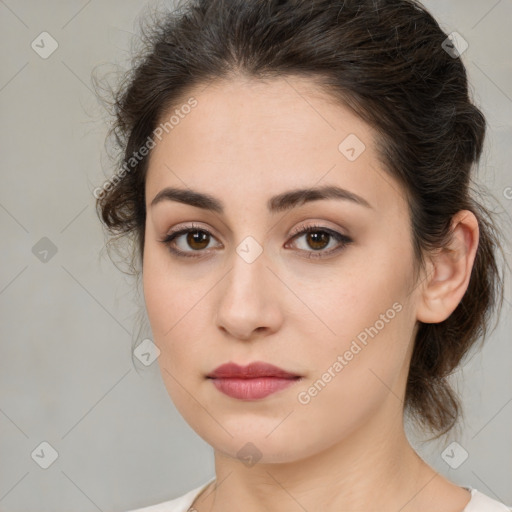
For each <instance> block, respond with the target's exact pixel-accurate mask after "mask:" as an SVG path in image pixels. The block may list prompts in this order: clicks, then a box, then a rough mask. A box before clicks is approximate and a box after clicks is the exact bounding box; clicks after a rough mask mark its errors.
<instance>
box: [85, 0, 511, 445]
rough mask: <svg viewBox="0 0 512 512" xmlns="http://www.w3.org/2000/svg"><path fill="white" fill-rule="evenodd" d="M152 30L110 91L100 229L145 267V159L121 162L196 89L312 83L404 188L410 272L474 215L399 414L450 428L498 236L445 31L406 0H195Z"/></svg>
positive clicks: (476, 133) (489, 295) (480, 327)
mask: <svg viewBox="0 0 512 512" xmlns="http://www.w3.org/2000/svg"><path fill="white" fill-rule="evenodd" d="M149 27H150V29H149V31H144V29H143V30H142V36H143V38H142V41H143V42H144V44H145V46H144V48H143V50H141V51H140V52H139V53H138V54H137V56H136V57H135V59H134V60H133V61H132V66H131V69H130V70H129V72H128V73H127V74H126V75H125V76H124V81H123V82H122V83H121V85H119V87H118V88H117V90H116V91H115V92H114V102H113V106H114V116H115V123H114V125H113V128H112V130H111V132H110V133H109V136H112V135H113V136H114V139H115V144H116V147H117V148H118V150H119V160H118V162H117V166H118V168H119V169H121V168H123V169H125V171H126V172H124V173H121V174H120V176H121V175H122V178H120V179H118V180H116V183H115V184H113V183H110V185H109V189H108V190H103V191H102V192H101V194H99V195H96V194H95V195H96V197H97V205H96V206H97V211H98V214H99V216H100V218H101V219H102V221H103V223H104V224H105V226H106V227H107V228H108V230H109V232H110V233H111V234H117V235H119V236H125V235H129V236H130V238H132V239H133V241H134V243H135V244H136V247H137V251H136V254H132V256H136V257H140V261H142V258H143V256H144V229H145V219H146V211H145V179H146V171H147V163H148V157H146V158H142V159H141V160H140V161H137V162H136V165H135V164H134V161H133V160H132V161H131V164H130V165H131V167H130V169H129V170H127V167H126V165H127V163H128V162H129V161H130V159H132V158H133V155H134V154H135V153H136V152H137V151H138V150H139V148H141V147H142V146H144V144H145V143H146V141H147V140H148V137H151V135H152V134H153V132H154V130H155V129H156V128H157V126H158V123H159V122H160V121H161V119H163V116H164V115H165V114H166V113H168V112H169V111H170V110H171V108H175V107H177V106H178V105H179V104H180V102H181V101H183V98H186V96H187V94H190V91H191V90H192V89H193V88H194V87H197V86H200V85H205V86H206V85H207V84H209V83H212V82H214V81H217V80H221V79H222V80H229V79H230V78H234V77H245V78H249V79H254V80H265V79H272V78H279V77H287V76H293V75H295V76H302V77H307V78H310V79H313V80H314V81H315V83H317V84H318V86H319V87H321V88H322V90H323V91H325V92H327V93H328V94H329V97H332V98H334V99H335V101H338V102H340V103H341V104H343V105H345V106H348V107H349V108H351V109H352V110H353V111H354V112H355V113H356V115H358V116H359V117H360V118H361V119H362V120H364V121H366V122H367V123H368V124H369V125H370V126H371V127H372V128H373V129H374V130H375V133H377V134H378V138H377V140H376V145H377V149H378V151H379V158H380V159H381V161H382V163H383V165H384V166H385V168H386V171H387V172H388V173H389V174H390V175H391V176H393V177H394V178H395V179H397V180H398V182H399V183H401V185H402V186H403V190H404V191H405V194H406V196H407V200H408V204H409V209H410V214H411V233H412V239H413V241H414V250H415V255H416V260H415V265H416V270H417V271H418V270H419V269H420V268H425V267H424V264H425V255H427V256H428V253H429V251H434V250H436V249H438V248H442V247H445V246H446V245H447V244H448V242H449V240H450V222H451V219H452V217H453V215H454V214H455V213H457V212H458V211H460V210H464V209H467V210H470V211H472V212H473V213H474V214H475V215H476V217H477V219H478V222H479V228H480V241H479V247H478V250H477V255H476V260H475V262H474V266H473V270H472V274H471V279H470V283H469V286H468V289H467V291H466V293H465V295H464V297H463V299H462V301H461V302H460V304H459V305H458V307H457V308H456V309H455V311H454V312H453V314H452V315H451V316H450V317H449V318H448V319H446V320H445V321H444V322H441V323H437V324H423V323H419V326H418V332H417V336H416V339H415V347H414V353H413V355H412V361H411V365H410V371H409V377H408V382H407V389H406V396H405V410H406V412H413V413H416V414H414V415H413V418H415V419H416V420H419V421H420V422H422V423H421V424H422V425H423V427H424V428H429V429H431V430H432V431H433V432H434V433H435V432H437V433H438V435H437V436H435V437H439V436H440V435H442V434H443V433H446V432H447V431H448V430H450V429H451V428H452V427H453V426H454V425H455V423H456V420H457V418H458V417H459V412H460V403H459V399H458V397H457V394H456V393H455V392H454V391H453V389H452V388H451V386H450V384H449V382H448V377H449V376H450V374H452V373H453V372H454V370H455V369H456V368H457V366H458V365H459V364H460V362H461V360H462V358H463V356H465V355H466V354H467V353H468V351H469V349H470V348H471V347H472V346H473V345H474V343H475V342H476V341H477V340H478V339H479V338H480V337H482V341H483V338H484V337H485V336H486V333H487V328H488V324H489V319H490V316H491V314H492V312H493V310H494V309H495V308H496V307H497V306H499V307H500V308H501V306H502V301H503V277H502V276H501V275H500V272H499V270H500V265H499V263H498V259H497V250H498V249H500V250H501V251H503V249H502V247H501V244H500V238H501V234H500V230H499V228H498V225H497V223H496V222H495V221H494V220H493V218H492V216H491V212H490V210H489V209H487V208H486V207H485V206H483V204H482V203H480V202H479V200H478V198H479V197H480V195H481V192H482V189H476V188H474V186H473V185H474V184H473V182H472V169H473V166H474V165H475V164H477V163H478V161H479V159H480V156H481V153H482V148H483V143H484V137H485V129H486V121H485V118H484V116H483V114H482V112H481V111H480V110H479V109H478V108H477V107H476V106H475V105H474V104H473V103H472V102H471V100H470V98H469V95H468V83H467V76H466V70H465V67H464V65H463V63H462V61H461V59H460V58H457V57H454V56H453V55H451V54H449V53H448V52H447V51H445V49H444V47H445V45H443V43H444V42H445V40H446V39H447V37H448V35H447V34H446V33H445V32H444V31H443V30H442V29H441V28H440V26H439V24H438V23H437V22H436V21H435V19H434V18H433V16H432V15H431V14H430V13H429V12H428V11H427V10H426V9H425V8H424V7H423V6H422V5H421V4H420V3H419V2H417V1H415V0H357V1H350V0H226V1H223V0H191V1H186V2H182V3H180V4H179V5H178V8H177V9H176V10H175V11H174V12H171V11H167V12H164V13H162V12H160V13H157V15H156V16H155V17H154V19H153V20H151V22H150V25H149ZM146 32H148V33H146ZM132 269H135V271H137V268H136V267H134V265H133V260H132ZM417 275H418V274H417Z"/></svg>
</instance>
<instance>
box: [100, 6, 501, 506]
mask: <svg viewBox="0 0 512 512" xmlns="http://www.w3.org/2000/svg"><path fill="white" fill-rule="evenodd" d="M152 23H153V24H152V26H151V30H150V34H149V37H148V38H147V42H148V47H147V51H146V52H145V53H143V55H142V57H143V58H142V59H141V60H140V61H139V62H138V63H137V64H136V65H135V66H134V69H133V73H132V74H131V75H130V76H129V79H127V80H125V81H124V83H123V86H122V87H120V88H119V90H118V92H117V96H116V103H115V106H116V116H117V117H116V123H115V126H114V131H113V133H114V134H115V135H116V141H117V143H118V144H119V148H120V149H121V158H120V161H119V164H120V165H119V166H120V168H121V169H122V170H121V171H120V172H119V174H118V175H117V176H116V177H115V180H112V181H111V182H109V183H108V184H107V185H106V186H104V188H103V189H102V190H100V192H99V193H97V194H96V196H97V198H98V203H97V206H98V212H99V214H100V216H101V219H102V221H103V222H104V223H105V225H106V226H107V228H108V229H109V230H111V232H117V233H120V234H129V235H131V236H132V237H133V240H134V241H135V243H136V246H137V253H136V254H135V256H136V257H137V258H139V263H138V265H139V267H136V268H140V269H141V270H142V278H143V287H144V298H145V306H146V309H147V313H148V318H149V321H150V324H151V330H152V333H153V337H154V340H153V342H154V345H155V347H154V351H155V352H157V353H158V351H159V357H158V364H159V366H160V370H161V373H162V377H163V379H164V382H165V385H166V388H167V390H168V392H169V395H170V397H171V399H172V400H173V402H174V404H175V406H176V407H177V409H178V410H179V411H180V413H181V414H182V415H183V417H184V418H185V420H186V421H187V422H188V423H189V424H190V425H191V427H192V428H193V429H194V430H195V431H196V432H197V433H198V434H199V435H200V436H201V437H202V438H203V439H205V440H206V441H207V442H208V443H209V444H210V445H211V446H212V447H213V448H214V453H215V471H216V477H215V479H212V480H211V481H209V482H205V483H204V485H202V486H200V487H198V488H196V489H193V490H191V491H190V492H189V493H187V494H186V495H184V496H182V497H180V498H177V499H175V500H170V501H167V502H165V503H161V504H158V505H154V506H150V507H148V508H144V509H139V512H140V511H142V510H144V511H147V512H150V511H151V512H156V511H185V510H194V511H198V512H208V511H210V512H220V511H222V512H229V511H234V510H244V511H245V512H253V511H262V510H265V511H274V510H275V511H277V510H279V511H281V512H283V511H290V512H291V511H297V510H308V511H317V510H321V511H322V512H330V511H340V510H359V511H361V510H373V509H375V510H376V509H378V510H379V511H386V512H387V511H390V512H391V511H398V510H400V511H401V512H412V511H414V512H426V511H429V512H433V511H435V512H461V511H464V512H484V511H489V512H490V511H506V510H509V508H507V507H506V506H505V505H504V504H502V503H499V502H498V501H496V500H494V499H492V498H491V497H489V496H488V495H486V494H484V493H483V492H480V491H479V490H476V489H471V488H469V487H461V486H458V485H456V484H455V483H453V482H451V481H449V480H448V479H446V478H445V477H443V476H442V475H440V474H439V473H437V472H436V471H435V470H434V469H433V468H431V467H430V466H429V465H428V464H427V463H426V462H425V461H423V460H422V459H421V458H420V457H419V456H418V454H417V453H416V451H415V450H414V448H413V447H412V446H411V445H410V444H409V442H408V439H407V437H406V435H405V431H404V419H405V416H406V415H408V417H409V418H411V419H412V420H414V421H415V422H416V424H418V425H419V426H420V427H421V428H422V430H423V431H424V432H428V433H432V434H435V437H438V436H440V435H442V434H444V433H446V432H448V431H449V430H450V429H452V428H453V427H454V426H455V424H456V420H457V418H458V416H459V412H460V406H459V401H458V399H457V396H456V395H455V393H454V391H453V390H452V389H451V388H450V386H449V383H448V382H447V377H448V376H449V375H450V374H451V373H452V372H453V371H454V370H455V369H456V368H457V367H458V365H459V363H460V362H461V360H462V359H463V356H464V355H466V354H467V353H468V351H469V350H470V349H471V347H473V346H474V344H475V342H476V341H477V339H478V338H479V336H480V335H481V333H482V332H485V329H486V328H487V322H488V315H489V314H490V312H491V311H492V310H493V308H494V306H495V305H497V303H498V299H502V297H503V292H502V277H501V276H500V273H499V266H498V263H497V261H498V260H497V251H498V249H500V234H499V230H498V229H497V226H496V225H495V224H494V223H493V221H492V218H491V217H490V214H489V212H488V211H487V210H486V208H485V207H484V206H483V205H482V204H480V203H479V201H478V198H477V197H475V196H474V195H473V194H472V193H471V189H470V187H469V184H470V180H471V177H472V174H471V173H472V171H473V166H474V165H475V164H476V163H477V162H478V160H479V158H480V154H481V151H482V146H483V142H484V136H485V119H484V117H483V115H482V113H481V112H480V110H478V108H477V107H475V106H474V105H473V104H472V103H471V101H470V99H469V98H468V85H467V79H466V71H465V68H464V66H463V64H462V62H461V60H460V58H459V57H458V55H457V51H456V50H457V47H456V45H455V44H454V41H455V40H454V39H453V38H452V39H449V38H448V36H447V34H445V33H444V32H443V31H442V30H441V29H440V27H439V25H438V24H437V22H436V21H435V20H434V19H433V17H432V16H431V15H430V14H429V13H428V12H427V11H426V10H425V9H424V8H423V7H422V6H421V5H420V4H419V3H418V2H416V1H413V0H374V1H357V2H355V1H341V0H318V1H312V0H263V1H262V0H230V1H229V2H224V1H221V0H193V1H190V2H187V3H185V4H182V5H181V7H180V10H178V11H177V12H176V13H170V14H168V15H167V16H163V17H161V18H160V21H159V22H156V21H153V22H152ZM132 263H133V262H132ZM460 448H462V447H460ZM460 448H457V446H455V448H454V449H453V448H452V451H453V457H455V456H457V457H459V456H460V454H458V453H456V452H455V451H454V450H460ZM462 449H463V448H462Z"/></svg>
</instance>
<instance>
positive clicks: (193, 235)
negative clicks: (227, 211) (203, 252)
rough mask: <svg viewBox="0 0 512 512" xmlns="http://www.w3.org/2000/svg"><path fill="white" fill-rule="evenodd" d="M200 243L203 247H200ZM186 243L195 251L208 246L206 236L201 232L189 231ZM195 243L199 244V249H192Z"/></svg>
mask: <svg viewBox="0 0 512 512" xmlns="http://www.w3.org/2000/svg"><path fill="white" fill-rule="evenodd" d="M201 239H202V240H201ZM205 241H206V245H204V242H205ZM201 242H203V245H201ZM187 243H188V244H189V246H191V247H192V248H193V249H197V250H199V249H204V247H207V246H208V235H207V234H206V233H205V232H203V231H190V232H189V233H188V235H187ZM195 243H199V244H200V247H194V244H195Z"/></svg>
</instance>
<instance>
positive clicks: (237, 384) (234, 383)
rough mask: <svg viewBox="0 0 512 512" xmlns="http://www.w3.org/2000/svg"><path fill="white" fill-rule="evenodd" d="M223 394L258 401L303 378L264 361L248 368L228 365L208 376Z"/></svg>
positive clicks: (252, 364) (220, 367) (233, 364)
mask: <svg viewBox="0 0 512 512" xmlns="http://www.w3.org/2000/svg"><path fill="white" fill-rule="evenodd" d="M207 378H209V379H211V380H212V383H213V384H214V386H215V387H216V388H217V389H218V390H219V391H221V392H222V393H224V394H226V395H228V396H230V397H232V398H238V399H241V400H257V399H261V398H265V397H266V396H268V395H271V394H272V393H276V392H277V391H280V390H282V389H285V388H287V387H289V386H291V385H293V384H294V383H296V382H297V381H299V380H301V379H302V376H300V375H297V374H293V373H290V372H287V371H286V370H283V369H282V368H279V367H277V366H274V365H272V364H269V363H265V362H262V361H256V362H254V363H251V364H249V365H247V366H240V365H237V364H236V363H231V362H230V363H226V364H223V365H221V366H219V367H217V368H216V369H215V370H214V371H213V372H211V373H209V374H208V375H207Z"/></svg>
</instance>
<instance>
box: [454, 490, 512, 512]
mask: <svg viewBox="0 0 512 512" xmlns="http://www.w3.org/2000/svg"><path fill="white" fill-rule="evenodd" d="M467 489H468V490H469V491H470V492H471V500H470V501H469V503H468V504H467V505H466V507H465V508H464V510H463V511H462V512H512V508H511V507H509V506H506V505H505V504H504V503H501V502H500V501H497V500H495V499H494V498H491V497H490V496H487V494H484V493H483V492H480V491H477V490H476V489H471V488H469V487H468V488H467Z"/></svg>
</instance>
